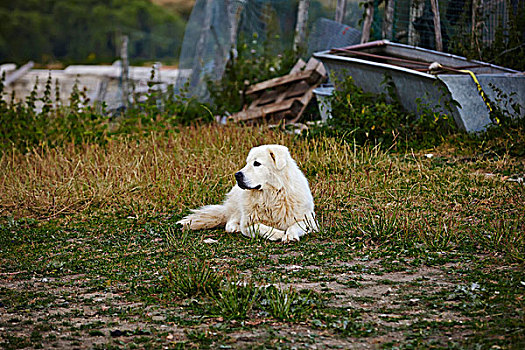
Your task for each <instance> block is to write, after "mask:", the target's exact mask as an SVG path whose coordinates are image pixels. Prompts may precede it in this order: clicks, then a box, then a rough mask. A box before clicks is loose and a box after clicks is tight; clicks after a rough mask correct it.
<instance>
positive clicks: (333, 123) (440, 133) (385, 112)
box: [314, 76, 456, 149]
mask: <svg viewBox="0 0 525 350" xmlns="http://www.w3.org/2000/svg"><path fill="white" fill-rule="evenodd" d="M333 80H335V85H336V86H337V89H336V90H335V91H334V93H333V95H332V97H331V104H332V116H333V118H331V119H329V121H328V125H327V126H325V127H322V128H321V130H322V132H323V133H327V134H329V135H336V136H339V137H343V138H344V139H347V140H348V141H351V142H356V143H358V144H361V145H362V144H372V145H376V144H380V145H382V146H383V147H385V148H392V147H393V148H396V149H404V148H406V147H413V148H425V147H432V146H435V145H437V144H439V143H441V142H442V140H443V139H444V137H445V136H446V135H449V134H451V133H452V132H454V131H455V129H456V127H455V124H454V121H453V119H452V118H450V117H449V115H448V114H447V113H446V112H443V111H441V109H442V108H436V106H432V107H431V106H425V105H423V104H422V103H421V101H418V103H419V106H420V114H421V115H420V116H416V115H415V114H412V113H408V112H406V111H404V109H403V107H402V106H401V103H400V102H399V100H398V98H397V96H396V94H395V86H394V83H393V82H392V79H391V78H389V77H388V76H387V77H385V80H384V81H383V84H384V85H385V87H386V90H387V92H388V94H387V93H381V94H379V95H377V94H373V93H369V92H364V91H363V89H361V88H359V87H358V86H357V85H356V84H355V83H354V80H353V78H352V77H351V76H347V77H346V78H345V79H344V80H342V81H337V80H336V79H333ZM314 134H315V132H314Z"/></svg>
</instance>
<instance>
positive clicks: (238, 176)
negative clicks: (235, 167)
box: [235, 171, 244, 181]
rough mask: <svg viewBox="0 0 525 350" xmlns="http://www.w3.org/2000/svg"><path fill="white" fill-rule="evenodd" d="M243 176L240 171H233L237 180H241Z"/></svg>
mask: <svg viewBox="0 0 525 350" xmlns="http://www.w3.org/2000/svg"><path fill="white" fill-rule="evenodd" d="M243 177H244V175H243V174H242V173H241V172H240V171H238V172H236V173H235V179H236V180H237V181H241V180H242V179H243Z"/></svg>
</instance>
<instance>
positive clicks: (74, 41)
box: [0, 0, 185, 63]
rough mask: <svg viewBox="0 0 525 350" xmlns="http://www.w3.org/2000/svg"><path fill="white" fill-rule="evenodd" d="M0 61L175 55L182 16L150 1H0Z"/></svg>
mask: <svg viewBox="0 0 525 350" xmlns="http://www.w3.org/2000/svg"><path fill="white" fill-rule="evenodd" d="M0 23H1V25H0V62H2V63H3V62H17V63H24V62H25V61H28V60H34V61H37V62H42V63H49V62H53V61H66V62H67V61H75V62H86V63H89V62H92V63H97V62H108V61H111V60H113V59H115V58H116V57H118V50H119V45H120V37H121V35H122V34H125V35H128V36H129V45H128V48H129V56H130V57H131V58H132V59H135V60H137V59H138V60H140V59H143V60H148V59H163V58H164V59H165V58H177V57H178V55H179V51H180V46H181V43H182V38H183V35H184V25H185V21H184V20H183V19H182V18H181V17H180V16H179V15H177V14H175V13H170V12H168V11H166V10H165V9H164V8H162V7H159V6H157V5H154V4H152V3H151V2H150V1H148V0H0Z"/></svg>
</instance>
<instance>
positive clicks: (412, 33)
mask: <svg viewBox="0 0 525 350" xmlns="http://www.w3.org/2000/svg"><path fill="white" fill-rule="evenodd" d="M424 8H425V2H424V1H422V0H411V1H410V18H409V20H408V45H414V46H415V45H417V44H418V43H419V35H418V34H417V31H416V29H415V28H414V21H415V20H416V18H419V17H421V16H422V15H423V10H424Z"/></svg>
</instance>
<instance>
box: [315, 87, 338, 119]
mask: <svg viewBox="0 0 525 350" xmlns="http://www.w3.org/2000/svg"><path fill="white" fill-rule="evenodd" d="M333 92H334V87H333V85H328V84H322V85H321V86H319V87H318V88H315V89H314V94H315V97H316V98H317V105H318V106H319V112H320V113H321V120H322V121H323V122H326V120H327V119H328V118H332V104H331V102H330V96H332V93H333Z"/></svg>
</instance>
